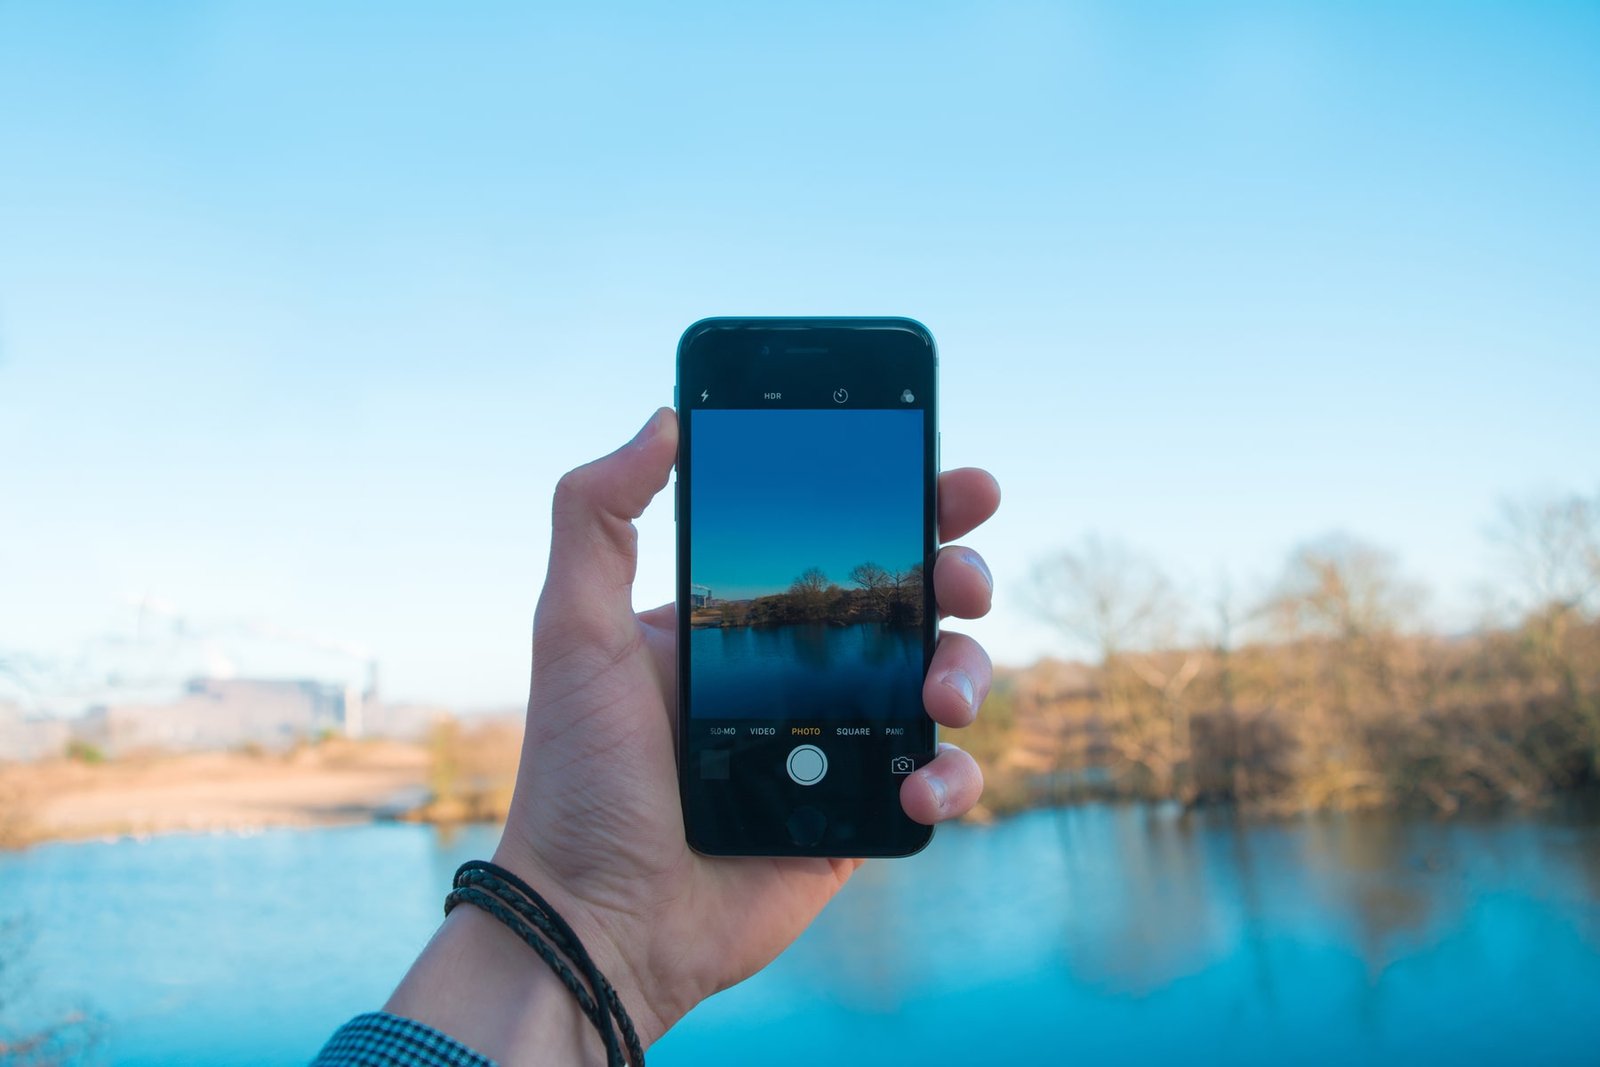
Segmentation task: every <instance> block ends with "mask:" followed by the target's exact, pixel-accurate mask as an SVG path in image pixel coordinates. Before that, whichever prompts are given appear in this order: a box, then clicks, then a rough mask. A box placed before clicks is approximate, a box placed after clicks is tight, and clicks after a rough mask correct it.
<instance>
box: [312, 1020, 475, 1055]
mask: <svg viewBox="0 0 1600 1067" xmlns="http://www.w3.org/2000/svg"><path fill="white" fill-rule="evenodd" d="M311 1067H495V1065H494V1061H493V1060H491V1059H489V1058H488V1057H487V1056H480V1055H479V1054H478V1053H476V1052H474V1051H472V1050H471V1049H470V1048H468V1047H467V1046H465V1045H463V1044H462V1043H461V1042H459V1041H457V1040H456V1039H455V1038H453V1037H447V1036H446V1035H444V1034H441V1033H440V1032H439V1031H437V1030H435V1029H434V1028H433V1027H431V1026H423V1025H422V1024H421V1023H419V1022H416V1021H414V1020H412V1019H405V1018H401V1017H400V1016H398V1015H390V1014H389V1013H388V1012H383V1011H374V1012H368V1013H367V1014H365V1015H357V1016H356V1017H355V1018H354V1019H351V1020H350V1021H349V1022H347V1023H345V1024H344V1025H343V1026H341V1027H339V1029H338V1030H336V1031H335V1032H334V1035H333V1036H332V1037H330V1038H328V1043H327V1044H326V1045H323V1046H322V1051H321V1052H319V1053H317V1058H316V1059H315V1060H312V1061H311Z"/></svg>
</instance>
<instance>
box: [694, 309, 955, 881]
mask: <svg viewBox="0 0 1600 1067" xmlns="http://www.w3.org/2000/svg"><path fill="white" fill-rule="evenodd" d="M676 398H677V407H678V420H679V442H678V471H677V486H676V493H677V498H676V500H677V523H678V595H677V602H678V781H679V790H680V793H681V796H682V800H683V820H684V831H685V833H686V835H687V837H688V841H689V844H690V846H691V847H693V848H694V849H695V850H696V851H698V852H702V853H706V854H709V855H717V856H850V857H863V856H906V855H910V854H911V853H913V852H916V851H918V850H919V849H921V848H922V847H923V846H925V845H926V844H927V843H928V841H929V839H930V838H931V837H932V834H933V830H932V828H931V827H927V826H922V825H920V824H918V823H915V822H913V821H912V820H911V819H909V818H908V817H907V816H906V814H905V812H904V811H903V810H902V809H901V807H900V786H901V783H902V782H903V780H904V779H905V776H906V775H907V774H910V773H912V772H913V771H914V770H916V768H918V767H920V766H921V765H922V764H923V763H925V762H927V761H928V760H929V759H931V758H932V757H933V753H934V745H935V739H934V724H933V721H932V720H931V719H929V718H928V715H927V712H926V711H924V709H923V704H922V683H923V679H924V678H925V677H926V675H927V671H928V663H929V661H930V659H931V658H932V655H933V648H934V643H935V641H936V639H937V634H938V611H937V609H936V606H935V603H934V598H933V560H934V553H935V551H936V549H937V537H938V533H937V529H936V519H935V514H936V512H935V493H936V485H937V479H938V474H939V456H938V443H939V433H938V426H937V418H936V416H937V412H938V359H937V356H936V353H935V350H934V343H933V336H932V335H931V334H930V333H929V332H928V330H927V328H926V327H924V326H923V325H922V324H920V323H918V322H915V321H913V320H911V319H902V318H882V319H878V318H837V319H831V318H815V319H813V318H795V319H778V318H766V319H763V318H753V319H736V318H719V319H704V320H702V321H700V322H697V323H695V324H694V325H693V326H691V327H689V329H688V330H687V331H686V332H685V333H684V335H683V339H682V340H681V341H680V342H679V344H678V386H677V392H676Z"/></svg>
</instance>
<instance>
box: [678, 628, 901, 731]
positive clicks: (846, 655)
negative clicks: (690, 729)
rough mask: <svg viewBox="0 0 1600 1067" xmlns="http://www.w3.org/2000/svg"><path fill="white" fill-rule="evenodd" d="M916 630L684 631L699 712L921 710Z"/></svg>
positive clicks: (810, 715) (822, 715)
mask: <svg viewBox="0 0 1600 1067" xmlns="http://www.w3.org/2000/svg"><path fill="white" fill-rule="evenodd" d="M923 673H924V672H923V668H922V633H921V631H920V630H918V629H916V628H914V627H887V626H884V625H882V624H881V623H857V624H855V625H852V626H829V625H827V624H825V623H809V624H803V625H797V626H775V627H757V626H737V627H729V628H727V629H721V628H717V627H706V628H698V629H694V630H691V631H689V684H690V687H691V688H690V694H691V697H690V699H691V706H692V707H693V709H694V714H695V716H696V717H697V718H725V719H759V718H787V719H830V718H831V719H868V720H880V719H884V718H890V717H896V716H898V717H902V718H908V717H910V716H917V715H921V714H922V676H923Z"/></svg>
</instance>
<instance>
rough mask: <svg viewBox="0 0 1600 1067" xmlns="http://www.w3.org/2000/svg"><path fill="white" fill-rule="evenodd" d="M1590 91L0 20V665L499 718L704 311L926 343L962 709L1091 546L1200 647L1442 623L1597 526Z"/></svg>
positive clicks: (234, 26) (1028, 635) (1252, 69)
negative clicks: (957, 473) (1326, 578)
mask: <svg viewBox="0 0 1600 1067" xmlns="http://www.w3.org/2000/svg"><path fill="white" fill-rule="evenodd" d="M1597 58H1600V8H1597V7H1596V6H1595V5H1593V4H1567V5H1562V4H1542V5H1519V4H1503V5H1470V6H1465V7H1463V6H1445V5H1438V4H1406V3H1401V4H1385V5H1376V4H1332V3H1329V4H1307V5H1296V6H1295V7H1294V8H1293V9H1287V8H1284V7H1281V6H1278V5H1264V4H1238V5H1234V4H1215V5H1203V6H1201V5H1192V6H1191V5H1181V6H1180V5H1164V4H1140V3H1132V4H1126V3H1103V4H1037V5H1035V4H1011V3H970V4H955V3H935V4H873V5H857V4H818V5H785V6H782V7H778V6H768V5H681V4H680V5H635V6H620V5H610V4H604V3H585V4H581V5H580V4H572V5H567V6H550V5H525V4H509V3H507V4H496V3H485V4H480V5H474V6H473V8H472V9H471V12H470V14H461V13H458V12H452V11H448V10H446V9H445V8H443V7H429V6H426V5H420V4H399V5H395V4H376V3H374V4H367V5H361V4H356V5H348V6H346V5H340V6H339V7H338V9H337V10H335V9H333V8H332V7H331V6H330V5H324V4H313V3H303V4H293V3H289V4H276V5H270V6H267V5H247V4H204V3H192V4H177V3H174V4H167V5H159V6H158V5H119V4H101V5H71V6H68V5H59V4H49V3H42V2H41V3H29V2H17V0H11V2H7V3H4V4H0V650H9V653H10V654H11V655H15V654H16V653H17V652H19V651H20V652H24V653H29V654H32V655H33V656H35V657H38V658H40V659H41V660H43V661H45V662H46V663H47V665H48V664H55V665H57V666H59V665H61V664H67V665H69V666H72V670H71V671H66V668H65V667H61V669H60V670H55V669H54V668H52V671H54V674H52V671H46V672H45V673H46V674H51V676H52V677H53V676H54V675H55V674H60V673H62V672H63V671H66V673H71V674H73V677H74V678H77V679H79V682H75V683H74V685H76V686H77V689H76V690H74V692H78V691H80V690H83V689H84V688H85V687H86V686H87V685H88V683H87V682H82V679H89V678H92V677H93V676H95V675H96V674H97V673H103V671H101V666H100V665H102V664H104V663H108V662H113V661H114V662H115V664H116V665H117V669H118V670H121V671H124V672H126V673H128V674H129V675H130V676H131V675H139V676H140V677H143V678H145V679H146V680H149V681H153V682H154V681H159V680H160V679H161V678H164V677H174V676H177V675H181V674H182V673H184V672H185V671H187V670H190V669H192V668H193V667H194V664H195V663H196V662H197V661H204V662H205V663H208V664H215V665H216V669H225V668H227V667H228V666H230V665H231V667H232V669H235V670H237V671H239V672H240V673H247V674H248V673H263V672H273V671H279V670H283V671H288V670H318V671H324V672H333V671H338V670H348V669H353V668H352V667H351V664H352V663H354V662H355V661H356V660H358V659H360V658H362V657H364V656H366V655H373V656H376V657H377V658H378V659H379V661H380V663H381V664H382V670H383V681H384V685H385V689H386V691H387V692H388V693H390V694H391V695H395V696H405V697H416V698H429V699H442V700H449V701H453V702H458V703H464V704H468V705H475V704H484V705H487V704H508V703H515V702H517V701H519V700H520V699H521V698H522V695H523V690H524V688H525V685H526V671H527V638H528V629H529V624H530V619H531V613H532V605H533V602H534V598H535V597H536V595H537V593H538V589H539V584H540V581H541V577H542V573H543V567H544V558H543V557H544V554H545V551H546V547H547V539H548V529H547V527H548V508H549V496H550V491H551V488H552V486H553V485H554V482H555V480H556V478H557V477H559V475H560V473H561V472H562V471H563V470H565V469H567V468H569V467H571V466H574V465H576V464H577V463H580V462H582V461H584V460H586V459H588V458H590V457H592V456H595V455H598V454H601V453H602V452H604V451H607V450H609V449H610V448H611V447H613V446H614V445H615V444H617V443H619V442H620V441H622V440H625V439H626V438H627V437H628V435H630V434H631V433H632V432H633V431H634V430H635V429H636V428H637V426H638V425H639V424H640V423H641V422H642V421H643V420H644V418H645V416H646V415H647V414H648V413H649V411H650V410H651V409H652V408H653V407H654V406H655V405H657V404H663V403H669V402H670V399H671V383H672V378H673V366H672V360H673V349H674V345H675V342H676V340H677V337H678V335H679V333H680V332H681V331H682V329H683V328H684V326H686V325H687V324H688V323H690V322H691V321H693V320H695V319H697V318H700V317H703V316H706V315H713V314H759V313H799V314H804V313H817V314H822V313H830V314H905V315H911V316H914V317H916V318H918V319H921V320H922V321H924V322H926V323H927V324H928V325H929V327H930V328H931V329H932V330H933V332H934V334H935V335H936V337H937V338H938V341H939V344H940V352H941V373H942V396H941V400H942V417H941V421H942V428H943V431H944V460H945V463H946V465H947V466H956V465H962V464H983V465H987V466H989V467H991V468H992V469H993V470H994V471H995V472H996V473H997V475H998V476H999V477H1000V479H1001V481H1002V483H1003V484H1004V486H1005V490H1006V504H1005V508H1004V511H1003V513H1002V515H1001V516H1000V518H999V519H997V520H996V522H995V523H994V524H993V525H992V526H991V527H989V528H986V529H985V530H984V531H982V532H981V533H980V534H977V535H975V536H974V537H973V538H972V539H971V542H972V543H973V544H974V545H975V546H977V547H979V548H981V549H982V550H984V551H985V552H986V553H987V554H988V556H989V557H990V559H991V560H992V562H993V569H994V571H995V574H996V579H997V582H998V584H999V598H998V602H997V608H996V611H995V614H994V616H993V618H992V619H991V620H987V621H985V622H982V623H976V624H971V625H967V626H966V627H965V628H966V629H969V630H970V631H971V632H973V633H975V634H977V635H979V636H980V637H982V638H983V639H985V640H986V641H988V642H989V644H990V645H991V647H992V650H993V652H994V655H995V658H996V659H997V660H999V661H1001V662H1023V661H1026V660H1029V659H1031V658H1033V657H1034V656H1036V655H1039V654H1041V653H1042V652H1046V651H1052V650H1061V651H1071V649H1070V648H1069V647H1067V646H1065V645H1064V644H1063V643H1062V641H1061V639H1060V638H1059V637H1057V636H1056V635H1054V634H1052V633H1051V632H1050V631H1049V630H1048V629H1046V628H1045V627H1043V626H1042V625H1041V624H1040V623H1038V622H1037V621H1036V620H1035V619H1034V618H1033V617H1032V616H1031V615H1030V614H1029V613H1028V612H1027V610H1026V609H1025V608H1024V607H1023V603H1022V602H1023V596H1022V593H1023V583H1024V576H1025V574H1026V572H1027V569H1028V568H1029V567H1030V566H1031V565H1032V564H1033V563H1034V562H1035V561H1036V560H1038V559H1039V558H1041V557H1043V556H1046V555H1048V554H1049V553H1051V552H1052V551H1055V550H1058V549H1059V548H1060V547H1062V546H1064V545H1070V544H1073V543H1075V542H1077V541H1079V540H1081V539H1082V538H1083V537H1084V536H1086V535H1087V534H1089V533H1091V532H1098V533H1099V534H1101V535H1103V536H1107V537H1116V538H1120V539H1123V540H1126V541H1127V542H1128V543H1129V544H1130V545H1132V546H1134V547H1135V548H1136V549H1137V550H1139V551H1142V552H1144V553H1146V554H1148V555H1150V556H1152V557H1154V558H1156V559H1159V560H1160V561H1161V562H1162V563H1163V564H1164V565H1165V566H1166V567H1167V569H1168V570H1169V571H1170V572H1172V574H1173V575H1174V578H1175V580H1176V581H1177V582H1178V583H1179V584H1180V585H1181V586H1182V587H1183V588H1185V589H1186V590H1189V591H1191V592H1192V593H1193V594H1194V595H1195V596H1197V597H1200V596H1204V595H1205V594H1206V592H1207V590H1209V589H1210V588H1211V587H1212V586H1213V585H1214V584H1215V582H1216V581H1217V578H1218V575H1219V574H1222V573H1226V574H1228V575H1229V577H1230V581H1231V582H1232V583H1233V584H1234V586H1235V587H1237V588H1243V589H1245V590H1247V591H1248V590H1251V589H1255V588H1259V587H1262V586H1264V585H1265V584H1266V583H1268V582H1270V580H1271V577H1272V575H1273V574H1274V572H1275V571H1276V569H1277V568H1278V566H1279V565H1280V562H1281V560H1282V559H1283V557H1284V556H1285V554H1286V553H1287V552H1288V551H1289V550H1290V549H1292V548H1293V546H1295V545H1296V544H1298V543H1300V542H1302V541H1304V540H1306V539H1309V538H1314V537H1317V536H1319V535H1321V534H1323V533H1325V532H1327V531H1330V530H1343V531H1347V532H1349V533H1351V534H1353V535H1356V536H1359V537H1363V538H1366V539H1369V540H1371V541H1374V542H1376V543H1379V544H1381V545H1384V546H1387V547H1389V548H1391V549H1392V550H1394V551H1395V552H1396V553H1397V554H1398V555H1399V558H1400V561H1401V563H1402V566H1403V567H1404V568H1405V569H1406V570H1407V571H1409V572H1410V573H1411V574H1412V575H1413V576H1415V577H1416V578H1418V579H1419V580H1421V581H1424V582H1426V583H1428V584H1429V585H1430V586H1431V587H1432V588H1433V589H1434V597H1433V600H1432V602H1431V610H1432V611H1433V612H1434V613H1435V615H1436V617H1438V618H1439V619H1440V620H1442V621H1443V622H1444V623H1445V624H1456V623H1460V622H1463V621H1470V619H1471V618H1472V617H1474V613H1475V611H1476V610H1477V608H1476V605H1477V596H1478V594H1477V590H1478V589H1479V588H1480V587H1481V586H1482V585H1483V584H1484V583H1486V582H1491V581H1492V580H1493V579H1494V577H1495V572H1494V569H1493V568H1494V557H1493V554H1492V552H1491V551H1490V549H1489V547H1488V546H1487V544H1486V542H1485V539H1484V537H1483V529H1484V527H1485V526H1486V525H1487V524H1488V523H1489V522H1490V521H1491V520H1492V518H1493V515H1494V512H1495V508H1496V505H1497V502H1498V501H1499V500H1500V499H1501V498H1502V497H1505V496H1508V495H1509V496H1523V495H1526V494H1530V493H1544V492H1572V491H1579V490H1583V491H1593V490H1594V489H1595V488H1596V486H1597V485H1600V469H1597V468H1600V460H1597V457H1600V419H1596V417H1595V408H1596V401H1597V399H1600V300H1597V299H1596V298H1595V294H1596V293H1600V197H1597V195H1596V190H1600V62H1597ZM641 546H642V551H643V553H644V555H643V558H642V560H641V565H640V571H639V596H640V600H641V603H656V602H661V601H665V600H667V599H669V598H670V596H671V592H672V567H673V562H672V534H671V509H670V505H669V504H668V503H667V502H666V501H663V502H662V506H658V507H656V508H655V509H654V510H653V511H652V512H650V513H649V514H647V516H646V517H645V518H644V519H643V520H642V521H641ZM139 605H144V607H143V610H142V611H141V610H140V609H139V607H138V606H139ZM176 620H181V624H180V623H179V622H178V621H176ZM241 635H245V636H241ZM250 635H253V637H251V636H250ZM262 635H278V636H276V637H271V638H270V639H269V638H267V637H263V636H262ZM284 635H293V636H292V637H285V636H284ZM246 637H250V639H249V640H247V639H246ZM352 647H358V651H357V652H356V653H353V654H352V653H349V649H351V648H352ZM338 649H344V650H345V651H343V652H341V651H330V650H338ZM319 657H320V658H319ZM74 665H75V666H74ZM80 683H81V684H80ZM50 684H51V685H55V686H56V688H57V689H59V690H61V693H57V694H56V695H54V696H52V695H51V693H49V692H44V691H42V690H39V689H37V687H36V691H35V692H33V693H31V694H27V693H25V694H23V697H24V699H25V701H26V702H27V703H28V704H29V705H30V706H34V705H37V706H50V707H65V706H67V705H70V704H71V703H72V702H73V700H75V699H77V698H76V697H74V696H72V695H71V694H70V693H67V694H66V695H61V694H62V693H65V689H62V687H61V686H60V685H57V684H56V683H50ZM69 688H70V687H69Z"/></svg>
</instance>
